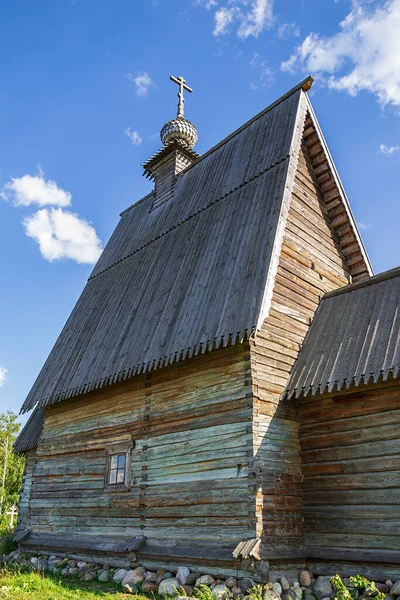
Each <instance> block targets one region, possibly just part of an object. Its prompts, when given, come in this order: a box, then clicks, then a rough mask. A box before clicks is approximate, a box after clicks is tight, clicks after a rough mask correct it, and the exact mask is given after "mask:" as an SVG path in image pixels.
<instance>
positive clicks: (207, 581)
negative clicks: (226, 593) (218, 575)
mask: <svg viewBox="0 0 400 600" xmlns="http://www.w3.org/2000/svg"><path fill="white" fill-rule="evenodd" d="M213 583H215V579H214V577H212V575H201V577H199V578H198V579H196V587H197V586H199V585H208V586H210V585H212V584H213Z"/></svg>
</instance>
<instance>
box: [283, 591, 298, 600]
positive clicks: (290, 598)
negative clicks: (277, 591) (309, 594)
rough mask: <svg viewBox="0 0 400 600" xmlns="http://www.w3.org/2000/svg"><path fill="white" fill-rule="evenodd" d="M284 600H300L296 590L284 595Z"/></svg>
mask: <svg viewBox="0 0 400 600" xmlns="http://www.w3.org/2000/svg"><path fill="white" fill-rule="evenodd" d="M282 600H298V598H297V595H296V594H295V592H294V590H287V592H284V593H283V596H282Z"/></svg>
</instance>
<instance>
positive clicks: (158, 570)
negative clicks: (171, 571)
mask: <svg viewBox="0 0 400 600" xmlns="http://www.w3.org/2000/svg"><path fill="white" fill-rule="evenodd" d="M164 573H166V570H165V569H157V572H156V575H157V578H158V577H162V576H163V575H164Z"/></svg>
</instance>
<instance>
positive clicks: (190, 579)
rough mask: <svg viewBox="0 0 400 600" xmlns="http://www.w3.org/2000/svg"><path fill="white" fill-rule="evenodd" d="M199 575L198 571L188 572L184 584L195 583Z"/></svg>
mask: <svg viewBox="0 0 400 600" xmlns="http://www.w3.org/2000/svg"><path fill="white" fill-rule="evenodd" d="M199 577H200V573H189V576H188V578H187V579H186V584H187V585H195V583H196V581H197V580H198V578H199Z"/></svg>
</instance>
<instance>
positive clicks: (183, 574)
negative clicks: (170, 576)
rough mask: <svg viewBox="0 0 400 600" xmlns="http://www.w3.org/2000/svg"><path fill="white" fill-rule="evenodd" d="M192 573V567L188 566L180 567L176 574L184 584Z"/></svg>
mask: <svg viewBox="0 0 400 600" xmlns="http://www.w3.org/2000/svg"><path fill="white" fill-rule="evenodd" d="M189 575H190V569H188V567H179V568H178V572H177V574H176V578H177V579H179V581H180V582H181V584H182V585H185V583H186V582H187V578H188V577H189Z"/></svg>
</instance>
